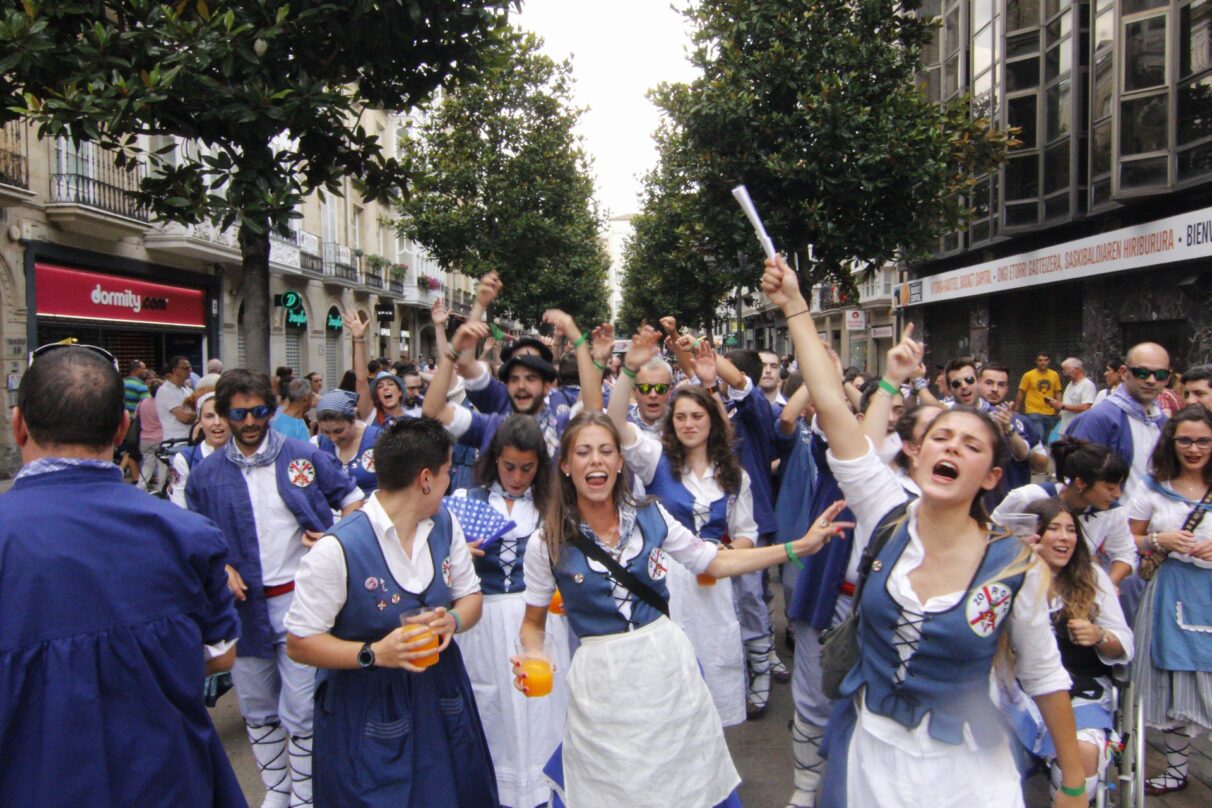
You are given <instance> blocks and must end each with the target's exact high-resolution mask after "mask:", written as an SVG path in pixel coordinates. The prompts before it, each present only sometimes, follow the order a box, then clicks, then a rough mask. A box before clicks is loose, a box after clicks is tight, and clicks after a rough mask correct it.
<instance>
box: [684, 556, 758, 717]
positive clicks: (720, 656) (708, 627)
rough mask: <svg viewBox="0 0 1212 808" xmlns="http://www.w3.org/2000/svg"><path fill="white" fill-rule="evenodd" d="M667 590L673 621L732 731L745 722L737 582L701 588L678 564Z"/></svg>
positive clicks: (721, 582) (743, 664) (743, 671)
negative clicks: (734, 594)
mask: <svg viewBox="0 0 1212 808" xmlns="http://www.w3.org/2000/svg"><path fill="white" fill-rule="evenodd" d="M665 585H666V586H668V587H669V617H670V618H671V619H672V620H673V622H675V623H677V624H678V626H679V627H680V628H681V629H682V631H684V632H686V637H687V639H689V640H690V644H691V645H692V646H694V652H695V655H696V656H697V657H698V659H699V663H700V664H701V665H702V666H703V678H704V679H706V680H707V687H708V689H709V690H711V700H712V701H713V702H715V709H716V710H717V711H718V712H719V714H720V721H722V722H723V724H724V726H726V727H734V726H736V725H737V724H743V723H745V720H746V713H745V658H744V652H743V650H742V645H741V624H740V623H739V622H738V621H737V619H736V608H735V607H734V606H733V604H732V585H731V582H730V581H729V580H728V579H724V580H721V581H717V582H716V584H715V586H700V585H699V582H698V581H697V580H696V579H695V576H694V575H693V574H692V573H691V572H690V571H689V570H688V569H686V568H685V567H683V566H682V565H681V564H677V563H674V564H670V565H669V575H668V576H667V577H666V578H665Z"/></svg>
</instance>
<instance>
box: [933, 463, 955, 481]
mask: <svg viewBox="0 0 1212 808" xmlns="http://www.w3.org/2000/svg"><path fill="white" fill-rule="evenodd" d="M930 473H931V474H932V475H933V476H934V477H936V478H940V479H943V480H948V481H950V480H958V479H959V468H958V467H957V466H956V465H955V464H954V463H952V462H951V461H950V460H940V461H939V462H937V463H935V464H934V468H932V469H931V470H930Z"/></svg>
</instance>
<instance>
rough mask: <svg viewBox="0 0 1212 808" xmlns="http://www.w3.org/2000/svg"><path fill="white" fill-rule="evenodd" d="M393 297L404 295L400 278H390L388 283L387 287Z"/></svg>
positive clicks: (402, 282)
mask: <svg viewBox="0 0 1212 808" xmlns="http://www.w3.org/2000/svg"><path fill="white" fill-rule="evenodd" d="M387 288H388V289H389V290H390V291H391V293H392V294H393V295H402V294H404V281H403V279H401V278H392V279H391V280H390V281H388V287H387Z"/></svg>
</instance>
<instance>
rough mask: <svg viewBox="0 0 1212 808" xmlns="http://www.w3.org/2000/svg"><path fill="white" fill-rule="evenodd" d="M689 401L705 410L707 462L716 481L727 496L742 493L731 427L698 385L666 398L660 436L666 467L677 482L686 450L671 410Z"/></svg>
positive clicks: (721, 411) (718, 407)
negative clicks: (685, 399)
mask: <svg viewBox="0 0 1212 808" xmlns="http://www.w3.org/2000/svg"><path fill="white" fill-rule="evenodd" d="M684 398H688V399H690V400H691V401H693V402H694V403H695V404H697V405H698V406H700V407H702V408H703V409H704V410H706V411H707V420H708V422H709V424H710V429H709V430H708V432H707V459H708V460H709V461H710V462H711V465H712V466H713V467H714V468H715V479H716V482H717V483H719V486H720V488H721V489H722V490H723V491H724V493H726V494H739V493H740V491H741V464H740V463H739V462H737V459H736V452H735V451H734V450H733V447H732V441H733V432H732V424H730V423H729V422H728V419H727V418H725V417H724V412H723V410H722V409H721V407H720V405H719V403H718V402H716V400H715V399H714V398H712V397H711V396H710V394H708V393H707V392H706V391H705V390H704V389H703V388H702V387H701V386H699V385H697V384H695V385H687V386H685V387H681V388H678V390H677V391H676V392H675V393H674V394H673V397H672V398H670V399H669V411H668V412H666V413H665V424H664V430H663V432H662V433H661V446H663V447H664V449H665V456H666V457H668V458H669V465H671V466H672V467H673V473H674V475H675V476H677V478H678V479H681V478H682V474H683V473H684V472H685V470H686V447H685V446H683V445H682V442H681V441H680V440H678V436H677V431H676V430H675V429H674V426H673V411H674V409H675V408H676V407H677V403H678V402H679V401H681V400H682V399H684Z"/></svg>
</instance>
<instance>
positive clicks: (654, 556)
mask: <svg viewBox="0 0 1212 808" xmlns="http://www.w3.org/2000/svg"><path fill="white" fill-rule="evenodd" d="M668 574H669V556H668V555H667V554H666V553H665V551H664V550H662V549H661V548H660V547H653V548H652V552H651V553H649V554H648V577H649V578H651V579H652V580H654V581H662V580H664V579H665V576H666V575H668Z"/></svg>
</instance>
